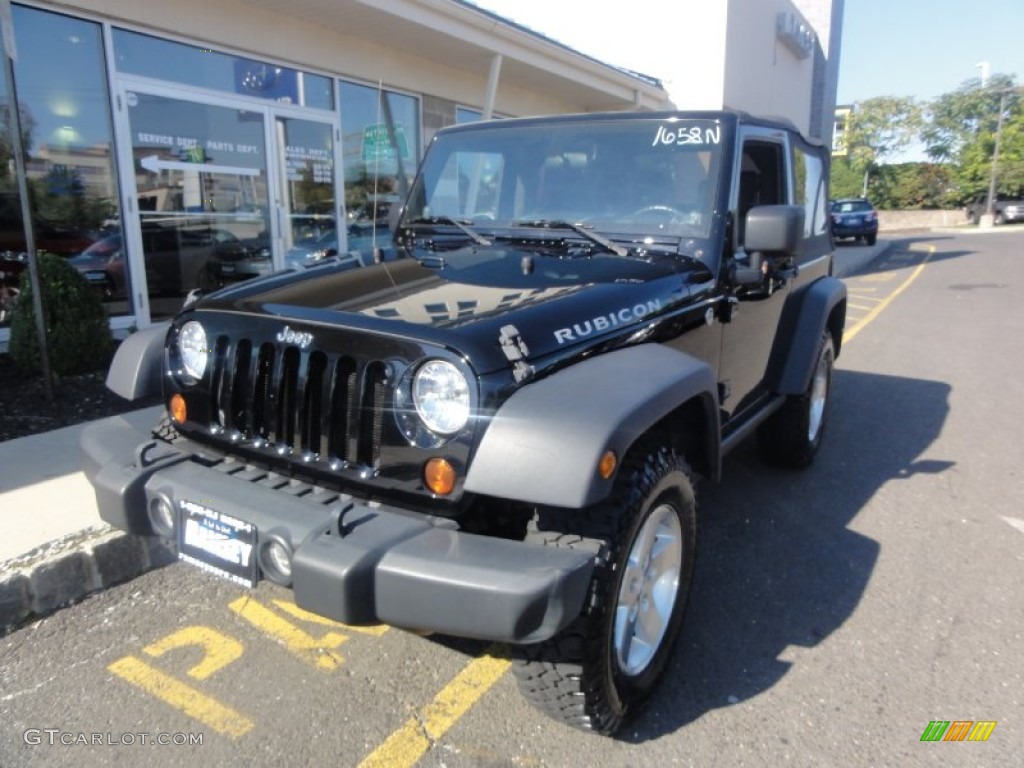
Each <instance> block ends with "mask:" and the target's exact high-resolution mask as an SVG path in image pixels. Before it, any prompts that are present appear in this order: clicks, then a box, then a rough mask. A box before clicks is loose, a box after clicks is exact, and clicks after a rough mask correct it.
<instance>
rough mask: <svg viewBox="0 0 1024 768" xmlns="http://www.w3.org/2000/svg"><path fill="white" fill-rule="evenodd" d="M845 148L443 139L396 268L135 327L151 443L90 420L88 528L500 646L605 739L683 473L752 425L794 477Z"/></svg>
mask: <svg viewBox="0 0 1024 768" xmlns="http://www.w3.org/2000/svg"><path fill="white" fill-rule="evenodd" d="M827 161H828V156H827V153H826V151H825V150H824V149H823V148H822V147H821V146H820V145H819V144H816V143H811V142H809V141H807V140H805V139H803V138H801V137H800V135H799V134H798V133H797V132H796V131H795V130H794V129H793V128H792V127H791V126H789V125H786V124H782V123H778V122H773V121H766V120H760V119H754V118H752V117H750V116H747V115H744V114H740V113H734V112H699V113H644V114H629V115H627V114H605V115H579V116H562V117H546V118H535V119H521V120H501V121H495V122H489V123H479V124H475V125H468V126H459V127H454V128H450V129H445V130H443V131H440V132H438V133H437V135H436V136H435V137H434V139H433V141H432V142H431V144H430V147H429V150H428V151H427V153H426V156H425V159H424V161H423V163H422V166H421V168H420V171H419V175H418V177H417V179H416V181H415V183H414V184H413V186H412V188H411V190H410V192H409V195H408V198H407V199H406V200H405V202H404V204H403V205H402V206H401V207H399V206H398V205H396V206H395V210H394V215H393V221H392V226H393V232H394V244H395V248H396V251H397V253H398V255H399V258H398V259H396V260H394V261H390V262H387V263H379V264H376V265H371V266H368V267H365V268H361V269H357V270H351V271H350V270H348V269H347V268H346V267H347V266H348V265H347V264H341V263H332V262H331V261H329V260H328V261H327V262H325V263H322V264H321V265H319V266H315V267H313V268H309V269H302V270H297V271H291V272H285V273H279V274H275V275H271V276H268V277H264V278H260V279H258V280H254V281H251V282H247V283H242V284H238V285H235V286H233V287H230V288H227V289H223V290H220V291H217V292H214V293H212V294H209V295H207V296H205V297H202V298H200V299H198V300H197V301H195V302H194V303H192V304H190V305H189V306H187V307H186V308H185V309H183V310H182V311H181V313H180V314H179V315H178V316H177V317H176V318H175V319H174V320H173V321H172V322H171V323H170V325H169V327H161V328H153V329H149V330H146V331H143V332H141V333H137V334H135V335H133V336H131V337H130V338H129V339H128V340H127V341H126V342H125V343H124V344H123V345H122V346H121V348H120V350H119V353H118V356H117V358H116V359H115V361H114V364H113V366H112V368H111V371H110V374H109V377H108V384H109V386H110V387H111V388H112V389H113V390H114V391H115V392H118V393H119V394H122V395H123V396H125V397H129V398H136V397H141V396H146V395H152V394H154V393H156V392H160V391H162V392H163V396H164V398H165V399H166V402H167V406H168V416H167V418H166V419H165V420H164V421H163V422H162V423H161V424H160V425H158V427H157V428H156V429H155V430H154V431H153V433H152V434H150V435H143V434H139V433H137V432H134V431H133V430H132V429H131V428H130V427H129V426H128V425H127V423H126V422H124V421H122V420H112V421H105V422H98V423H97V424H95V425H94V426H93V427H92V428H90V429H89V430H87V431H86V432H85V434H84V436H83V439H82V442H83V449H84V452H85V455H86V464H87V474H88V475H89V477H90V479H91V480H92V482H93V484H94V485H95V487H96V494H97V498H98V501H99V507H100V511H101V515H102V517H103V519H104V520H106V521H108V522H109V523H111V524H113V525H115V526H118V527H120V528H123V529H124V530H127V531H130V532H133V533H137V534H145V535H159V536H164V537H168V538H170V539H173V540H174V541H175V542H176V545H177V548H178V551H179V552H180V556H181V558H182V559H185V560H187V561H190V562H193V563H196V564H198V565H200V566H201V567H203V568H206V569H207V570H212V571H215V572H218V573H220V574H221V575H226V576H228V577H230V578H232V579H233V580H235V581H238V582H240V583H242V584H245V585H252V584H254V583H255V582H256V581H257V580H259V579H263V578H266V579H270V580H271V581H273V582H276V583H278V584H282V585H285V586H289V587H291V588H292V589H293V590H294V596H295V601H296V603H297V604H298V605H299V606H301V607H303V608H306V609H308V610H310V611H314V612H316V613H318V614H321V615H323V616H327V617H330V618H332V619H336V620H338V621H341V622H346V623H349V624H367V623H377V622H385V623H388V624H392V625H395V626H398V627H406V628H410V629H416V630H432V631H435V632H441V633H446V634H450V635H456V636H463V637H470V638H481V639H488V640H496V641H505V642H507V643H510V644H512V646H513V650H514V655H515V657H516V663H515V665H514V669H515V674H516V677H517V678H518V681H519V685H520V688H521V689H522V691H523V693H524V694H525V695H526V696H527V697H528V698H529V699H530V700H531V701H533V702H534V703H535V704H537V705H538V706H539V707H541V708H542V709H544V710H545V711H547V712H548V713H550V714H551V715H553V716H554V717H556V718H558V719H560V720H562V721H564V722H567V723H569V724H571V725H575V726H578V727H581V728H587V729H591V730H594V731H598V732H601V733H612V732H614V731H615V730H616V729H617V728H618V727H619V725H620V724H621V723H622V721H623V718H624V717H625V716H626V715H627V714H628V713H629V712H630V711H631V709H633V708H635V707H636V705H637V704H638V703H639V702H640V701H642V700H643V699H644V698H645V697H647V695H648V694H649V693H650V691H651V690H652V688H653V687H654V686H655V684H656V683H657V681H658V679H659V677H660V676H661V674H662V671H663V669H664V667H665V663H666V661H667V659H668V657H669V654H670V653H671V649H672V645H673V643H674V641H675V639H676V637H677V636H678V634H679V631H680V625H681V623H682V619H683V612H684V607H685V604H686V599H687V593H688V591H689V589H690V582H691V576H692V573H693V563H694V553H695V547H696V531H697V522H696V510H695V502H694V482H695V479H696V477H697V476H701V477H704V478H709V479H711V480H717V479H718V477H719V474H720V470H721V466H722V457H723V455H724V454H725V453H726V452H727V451H729V450H730V449H731V448H733V447H734V446H735V445H737V444H738V443H739V442H740V441H741V440H744V439H745V438H747V437H748V436H751V435H753V434H754V433H756V436H757V441H758V444H759V446H760V448H761V449H762V452H763V454H764V457H765V458H766V459H767V460H769V461H772V462H775V463H777V464H782V465H788V466H792V467H803V466H806V465H807V464H809V463H810V462H811V460H812V458H813V456H814V454H815V451H816V450H817V449H818V446H819V444H820V442H821V439H822V434H823V431H824V429H825V425H826V422H827V419H828V410H829V399H830V386H831V380H832V368H833V362H834V360H835V358H836V356H837V355H838V353H839V347H840V342H841V339H842V334H843V324H844V320H845V311H846V292H845V289H844V286H843V284H842V283H841V282H840V281H839V280H837V279H835V278H834V277H832V276H831V263H832V241H831V236H830V233H829V211H828V190H827V178H828V166H827Z"/></svg>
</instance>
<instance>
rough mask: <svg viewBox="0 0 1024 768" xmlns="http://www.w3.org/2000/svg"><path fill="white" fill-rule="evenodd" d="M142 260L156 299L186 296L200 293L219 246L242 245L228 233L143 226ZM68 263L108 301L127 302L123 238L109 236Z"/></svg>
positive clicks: (223, 230)
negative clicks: (197, 289)
mask: <svg viewBox="0 0 1024 768" xmlns="http://www.w3.org/2000/svg"><path fill="white" fill-rule="evenodd" d="M141 234H142V260H143V263H144V264H145V268H146V283H147V288H148V290H149V292H150V293H151V294H156V295H172V296H173V295H181V294H183V293H185V292H187V291H189V290H191V289H192V288H195V287H196V285H197V281H198V278H199V276H201V275H203V274H205V272H206V269H207V263H208V262H209V260H210V258H211V255H212V253H213V252H214V248H215V247H221V246H224V245H226V244H229V243H233V242H237V241H238V238H237V237H235V236H234V235H233V234H232V233H231V232H229V231H228V230H225V229H218V228H213V227H203V228H198V229H184V228H180V229H179V228H176V227H173V226H164V225H161V224H144V225H143V226H142V231H141ZM69 262H70V263H71V264H72V265H73V266H74V267H75V268H76V269H77V270H78V271H79V272H81V273H82V274H83V275H84V276H85V278H86V279H87V280H88V281H89V282H90V284H91V285H93V286H94V287H95V288H96V289H97V290H98V291H99V292H100V293H101V295H102V296H103V297H104V298H105V299H118V298H123V297H124V296H125V295H126V294H127V292H128V268H127V265H126V260H125V248H124V238H123V236H122V235H121V234H120V233H118V234H114V235H108V236H107V237H105V238H103V239H102V240H99V241H97V242H96V243H94V244H93V245H91V246H89V247H88V248H86V249H85V250H84V251H82V252H81V253H79V254H77V255H76V256H72V257H71V258H70V259H69Z"/></svg>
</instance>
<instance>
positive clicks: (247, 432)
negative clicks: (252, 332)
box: [210, 336, 391, 468]
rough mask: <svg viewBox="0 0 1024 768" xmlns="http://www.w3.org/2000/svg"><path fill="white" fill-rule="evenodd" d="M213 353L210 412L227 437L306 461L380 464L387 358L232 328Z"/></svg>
mask: <svg viewBox="0 0 1024 768" xmlns="http://www.w3.org/2000/svg"><path fill="white" fill-rule="evenodd" d="M212 357H213V370H212V378H211V380H210V381H211V389H210V396H211V403H210V405H211V416H212V417H213V419H214V421H215V423H216V424H217V426H218V427H219V429H217V430H215V431H217V432H221V433H222V434H223V435H224V436H225V437H226V438H227V439H228V440H230V441H232V442H238V441H245V442H246V443H247V444H248V445H249V446H250V447H254V448H257V449H272V450H274V452H275V453H276V454H277V455H279V456H288V457H291V458H292V459H296V460H301V461H303V462H304V463H309V462H328V463H331V464H337V463H338V462H342V463H344V464H347V465H358V466H362V467H374V468H376V467H377V466H378V464H379V461H380V447H381V441H382V439H383V431H384V411H385V408H386V404H387V398H388V394H389V391H390V386H391V384H390V382H389V375H388V367H387V365H386V364H385V363H383V362H381V361H359V360H356V359H354V358H353V357H352V356H349V355H343V354H327V353H325V352H322V351H320V350H312V351H309V350H305V351H304V350H302V349H300V348H299V347H298V346H294V345H291V346H290V345H282V344H274V343H272V342H263V343H259V342H257V341H254V340H251V339H238V340H233V339H229V338H228V337H227V336H220V337H218V338H217V340H216V343H215V344H214V346H213V355H212Z"/></svg>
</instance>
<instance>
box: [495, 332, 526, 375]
mask: <svg viewBox="0 0 1024 768" xmlns="http://www.w3.org/2000/svg"><path fill="white" fill-rule="evenodd" d="M498 343H499V344H501V351H502V352H504V353H505V357H506V358H507V359H508V361H509V362H510V363H512V376H513V377H514V378H515V380H516V384H521V383H522V382H523V381H525V380H526V379H528V378H530V377H531V376H533V374H534V369H533V366H532V365H530V364H529V363H528V362H526V358H527V357H529V355H530V349H529V347H527V346H526V342H525V341H523V337H522V335H521V334H520V333H519V329H518V328H516V327H515V326H514V325H506V326H503V327H502V329H501V333H500V334H499V335H498Z"/></svg>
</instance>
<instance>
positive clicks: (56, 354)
mask: <svg viewBox="0 0 1024 768" xmlns="http://www.w3.org/2000/svg"><path fill="white" fill-rule="evenodd" d="M38 264H39V283H40V286H41V287H42V293H43V305H44V310H43V311H44V314H45V317H46V338H47V341H48V343H49V350H50V368H51V369H52V371H53V372H54V373H55V374H57V375H58V376H68V375H71V374H76V373H89V372H91V371H98V370H103V369H104V368H106V367H107V365H108V364H109V363H110V356H111V354H112V353H113V350H114V340H113V338H112V336H111V334H110V326H109V324H108V322H107V315H106V312H104V311H103V302H102V301H101V300H100V296H99V294H98V293H97V292H96V290H95V289H94V288H93V287H92V286H90V285H89V283H88V282H87V281H86V279H85V278H84V277H83V276H82V275H81V274H79V272H78V270H76V269H75V268H74V267H72V266H71V265H70V264H68V263H67V261H65V260H64V259H63V258H61V257H60V256H56V255H54V254H52V253H40V254H39V258H38ZM20 287H21V295H20V296H19V297H18V309H17V311H16V312H15V313H14V314H13V316H12V317H11V339H10V342H9V344H8V349H7V351H8V354H10V356H11V359H12V360H14V363H15V365H17V366H18V368H20V369H21V370H22V371H24V372H26V373H38V372H40V371H41V370H42V363H41V358H40V355H39V341H38V339H37V338H36V323H35V313H34V311H33V307H32V301H33V299H32V285H31V282H30V280H29V271H28V270H27V269H26V270H25V271H24V272H23V273H22V276H21V286H20Z"/></svg>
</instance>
